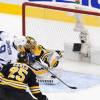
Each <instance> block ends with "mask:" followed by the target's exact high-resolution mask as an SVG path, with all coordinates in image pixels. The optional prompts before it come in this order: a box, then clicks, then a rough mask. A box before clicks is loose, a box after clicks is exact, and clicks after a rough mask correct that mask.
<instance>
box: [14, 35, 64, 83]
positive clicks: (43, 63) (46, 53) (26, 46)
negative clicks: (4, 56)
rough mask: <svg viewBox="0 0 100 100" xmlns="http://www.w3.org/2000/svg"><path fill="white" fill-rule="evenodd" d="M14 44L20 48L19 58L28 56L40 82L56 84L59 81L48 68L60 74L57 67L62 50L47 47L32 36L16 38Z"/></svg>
mask: <svg viewBox="0 0 100 100" xmlns="http://www.w3.org/2000/svg"><path fill="white" fill-rule="evenodd" d="M14 45H15V47H16V49H17V50H18V60H20V61H21V60H22V59H24V57H26V58H27V60H28V62H29V65H30V66H31V68H32V69H33V71H34V73H35V74H36V75H37V80H38V81H39V82H40V83H45V84H56V83H57V82H58V81H57V79H56V78H55V76H53V75H51V74H50V73H49V72H48V70H47V69H50V70H52V71H53V73H54V74H56V75H58V72H57V71H56V69H57V68H58V67H57V66H58V64H59V60H60V58H61V57H62V53H61V51H59V50H48V49H45V48H44V47H43V46H42V45H39V44H38V43H37V41H36V40H35V39H34V38H33V37H30V36H26V37H24V38H23V37H22V38H21V37H17V38H15V40H14Z"/></svg>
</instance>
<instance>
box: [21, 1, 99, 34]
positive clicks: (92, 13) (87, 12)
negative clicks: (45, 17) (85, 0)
mask: <svg viewBox="0 0 100 100" xmlns="http://www.w3.org/2000/svg"><path fill="white" fill-rule="evenodd" d="M27 6H31V7H32V6H33V7H42V8H49V9H54V10H59V11H68V12H75V13H81V14H88V15H95V16H100V13H99V12H94V11H85V10H79V9H71V8H64V7H57V6H53V5H47V4H45V3H44V4H43V3H42V4H39V3H32V2H25V3H23V4H22V35H24V36H25V34H26V25H25V24H26V21H25V20H26V18H25V17H26V16H25V14H26V13H25V12H26V7H27Z"/></svg>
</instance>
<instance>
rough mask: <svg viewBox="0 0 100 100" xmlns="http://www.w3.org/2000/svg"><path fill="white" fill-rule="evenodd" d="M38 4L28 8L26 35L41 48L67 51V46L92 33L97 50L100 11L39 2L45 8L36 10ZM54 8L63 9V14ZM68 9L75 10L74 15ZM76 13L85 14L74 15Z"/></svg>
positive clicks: (74, 5)
mask: <svg viewBox="0 0 100 100" xmlns="http://www.w3.org/2000/svg"><path fill="white" fill-rule="evenodd" d="M34 4H37V3H30V4H26V5H25V8H24V11H25V13H24V14H25V15H23V18H24V19H23V21H24V23H23V26H24V28H23V29H24V33H25V35H30V36H33V37H34V38H35V39H36V40H37V42H38V43H39V44H42V45H43V46H45V47H46V48H50V49H61V50H63V49H64V43H66V42H67V43H77V42H78V43H80V39H79V34H80V32H81V31H84V30H87V31H88V34H89V35H90V42H91V44H92V46H96V45H94V44H95V43H96V42H99V41H100V39H99V38H98V37H96V35H97V34H98V33H99V32H100V16H99V15H100V12H99V11H98V10H97V9H93V8H88V7H83V6H80V5H77V6H76V4H73V6H72V5H70V4H68V5H67V4H65V3H49V2H46V3H45V2H42V3H40V2H39V4H41V5H42V7H38V6H36V5H35V6H34ZM46 5H48V7H47V6H46ZM52 6H53V7H59V8H61V9H62V10H61V9H59V8H56V9H55V8H54V9H53V8H52ZM66 8H70V9H73V12H72V11H71V12H70V11H69V10H68V9H66ZM65 9H66V10H65ZM74 9H75V10H76V9H77V10H76V11H78V10H80V11H81V12H80V13H79V12H78V13H77V12H74ZM82 11H83V13H84V11H87V12H85V14H82ZM91 11H92V12H93V13H91ZM94 12H96V13H94ZM90 14H91V15H90ZM94 14H95V15H94ZM96 14H97V15H96ZM98 35H99V34H98ZM98 35H97V36H98ZM97 38H98V39H97ZM98 40H99V41H98ZM97 46H98V45H97Z"/></svg>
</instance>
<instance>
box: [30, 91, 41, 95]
mask: <svg viewBox="0 0 100 100" xmlns="http://www.w3.org/2000/svg"><path fill="white" fill-rule="evenodd" d="M40 92H41V91H36V92H32V94H37V93H40Z"/></svg>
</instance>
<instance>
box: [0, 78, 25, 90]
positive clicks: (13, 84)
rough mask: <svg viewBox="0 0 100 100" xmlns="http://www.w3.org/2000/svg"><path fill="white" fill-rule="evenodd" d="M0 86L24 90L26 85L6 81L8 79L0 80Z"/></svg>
mask: <svg viewBox="0 0 100 100" xmlns="http://www.w3.org/2000/svg"><path fill="white" fill-rule="evenodd" d="M0 84H2V85H7V86H11V87H14V88H17V89H24V90H26V89H27V84H24V83H20V82H17V81H12V80H8V79H5V78H2V82H0Z"/></svg>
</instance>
